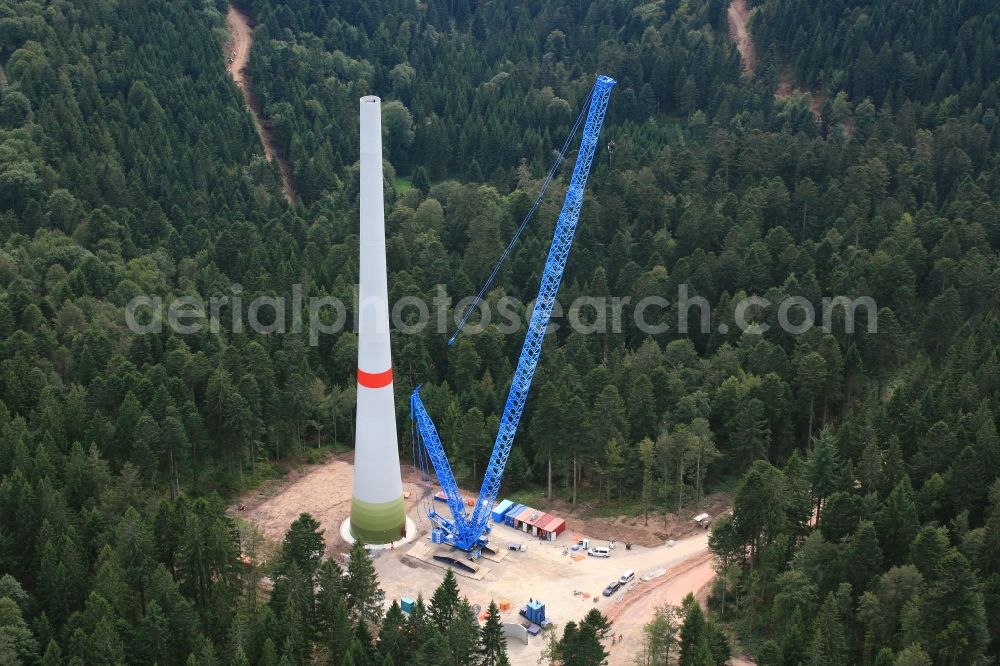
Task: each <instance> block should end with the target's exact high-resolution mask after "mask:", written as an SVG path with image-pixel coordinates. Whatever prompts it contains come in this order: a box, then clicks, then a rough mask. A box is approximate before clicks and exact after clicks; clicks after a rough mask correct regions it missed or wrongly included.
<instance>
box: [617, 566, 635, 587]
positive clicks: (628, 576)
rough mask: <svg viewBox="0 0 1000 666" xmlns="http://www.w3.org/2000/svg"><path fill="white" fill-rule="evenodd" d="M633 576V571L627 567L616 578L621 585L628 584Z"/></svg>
mask: <svg viewBox="0 0 1000 666" xmlns="http://www.w3.org/2000/svg"><path fill="white" fill-rule="evenodd" d="M633 578H635V572H634V571H632V570H631V569H629V570H628V571H626V572H625V573H623V574H622V577H621V578H619V579H618V582H619V583H621V584H622V585H628V584H629V583H631V582H632V579H633Z"/></svg>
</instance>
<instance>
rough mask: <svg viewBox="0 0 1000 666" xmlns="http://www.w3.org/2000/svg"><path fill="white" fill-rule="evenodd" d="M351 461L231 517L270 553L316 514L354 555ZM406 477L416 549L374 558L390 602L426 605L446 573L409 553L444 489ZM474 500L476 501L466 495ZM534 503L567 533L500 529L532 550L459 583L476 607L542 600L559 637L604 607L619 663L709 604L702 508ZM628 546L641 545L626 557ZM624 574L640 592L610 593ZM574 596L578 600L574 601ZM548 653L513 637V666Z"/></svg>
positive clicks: (330, 536)
mask: <svg viewBox="0 0 1000 666" xmlns="http://www.w3.org/2000/svg"><path fill="white" fill-rule="evenodd" d="M352 461H353V454H351V453H347V454H341V455H336V456H331V457H330V458H328V459H327V460H326V461H324V462H322V463H319V464H317V465H311V466H304V467H300V468H297V469H294V470H292V471H290V472H289V473H288V474H286V475H285V476H284V477H283V478H281V479H277V480H275V481H271V482H268V483H267V484H265V485H264V486H263V487H261V488H260V489H258V490H257V491H255V492H253V493H251V494H249V495H248V496H246V497H244V498H243V499H242V500H241V501H240V502H238V503H237V504H235V505H234V506H233V507H232V508H231V512H232V514H233V515H234V516H236V517H238V518H240V519H242V520H245V521H247V522H248V523H251V524H254V525H256V526H257V528H258V529H260V530H261V532H263V534H264V536H265V537H266V539H267V540H268V541H269V542H270V543H271V545H272V547H273V545H274V544H276V543H278V542H280V540H281V539H282V538H283V537H284V534H285V531H286V530H287V529H288V526H289V525H291V523H292V521H294V520H295V519H296V518H298V516H299V515H300V514H301V513H303V512H308V513H310V514H312V515H313V517H315V518H316V520H318V521H319V523H320V525H321V527H322V529H323V530H324V537H325V538H326V552H327V555H328V556H332V557H338V558H340V557H342V556H343V555H344V554H346V552H347V551H348V545H347V544H346V543H344V542H343V541H342V540H341V538H340V534H339V527H340V524H341V522H343V520H345V519H346V518H347V517H348V516H349V515H350V507H351V489H352V484H353V477H354V466H353V464H352ZM403 477H404V478H403V489H404V492H407V493H409V497H408V498H407V499H406V507H407V513H408V514H409V516H410V517H411V518H413V519H414V520H415V521H416V523H417V527H418V532H419V535H418V537H417V542H418V544H417V545H416V546H407V547H403V548H398V549H396V550H383V551H380V552H376V553H373V557H374V561H375V568H376V570H377V571H378V574H379V580H380V584H381V586H382V588H383V589H384V590H385V592H386V597H387V600H388V601H387V603H388V602H391V600H392V599H397V600H398V599H399V598H401V597H411V598H416V597H417V595H418V594H422V595H423V596H424V598H425V599H427V598H429V597H430V595H431V593H432V592H433V591H434V589H435V588H436V587H437V586H438V585H439V584H440V583H441V579H442V578H443V577H444V569H442V568H441V567H439V566H437V565H434V564H428V563H426V562H423V561H420V560H417V559H415V558H413V557H409V556H407V553H408V552H409V550H410V549H411V548H414V547H423V546H424V544H429V532H430V527H431V526H430V523H429V521H428V519H427V516H426V508H427V504H428V503H429V502H432V501H433V500H432V499H431V496H432V495H433V493H434V492H436V491H437V490H438V488H437V485H436V484H433V483H429V482H424V481H421V480H420V479H419V477H418V474H417V473H416V472H415V471H414V470H413V469H412V468H411V467H409V466H405V465H404V467H403ZM466 496H474V495H472V494H471V493H467V494H466ZM728 502H729V497H728V496H727V495H722V494H719V495H713V496H711V497H709V498H706V502H705V503H704V504H703V506H704V510H705V511H707V512H709V513H711V514H712V515H721V514H722V513H724V512H725V511H726V510H727V508H728V506H727V503H728ZM535 504H536V505H539V506H536V507H535V508H538V509H541V510H544V511H551V512H554V513H556V514H557V515H560V516H562V517H564V518H566V521H567V524H568V527H567V531H566V532H565V533H563V534H562V535H560V537H559V539H558V540H556V541H555V542H548V541H539V540H538V539H536V538H533V537H531V536H530V535H527V534H525V533H524V532H521V531H519V530H514V529H513V528H510V527H507V526H505V525H497V526H494V527H493V534H492V539H493V543H494V545H495V546H496V547H498V548H506V547H507V545H508V544H510V543H524V544H527V550H526V551H525V552H509V553H507V556H506V557H504V558H503V559H502V561H500V562H494V561H485V560H480V562H481V563H482V566H483V569H484V571H485V575H484V576H482V579H481V580H476V579H472V578H469V577H466V576H458V583H459V588H460V589H461V591H462V594H463V595H464V596H466V597H468V599H469V601H470V602H471V603H473V604H479V605H480V606H482V607H483V608H485V607H486V606H487V604H489V602H490V600H491V599H493V600H497V601H498V602H499V600H501V599H508V600H510V602H511V610H510V611H507V612H504V621H507V622H517V621H519V620H520V618H519V617H518V615H517V611H518V609H519V608H520V607H521V606H523V605H524V604H526V603H527V602H528V599H529V598H535V599H541V600H542V601H544V602H545V604H546V609H547V614H548V617H549V618H550V619H551V620H552V621H553V622H554V623H555V625H556V626H555V629H554V630H555V631H557V632H560V633H561V632H562V626H563V625H564V624H565V623H566V622H567V621H569V620H579V619H580V618H582V617H583V616H584V615H585V614H586V612H587V611H588V610H589V609H591V608H595V607H596V608H598V609H600V610H601V611H602V612H603V613H605V614H606V615H607V616H608V617H609V618H611V619H612V621H613V622H614V629H615V635H618V634H621V635H622V637H623V639H624V640H623V642H622V643H618V642H616V644H615V645H614V646H612V645H611V640H610V636H609V638H608V640H607V642H606V646H607V649H608V652H609V653H610V657H609V663H610V664H611V665H612V666H617V665H623V666H624V665H625V664H630V663H632V657H633V656H634V655H635V654H636V653H637V652H638V650H639V648H640V645H641V641H642V627H643V625H645V623H646V622H648V621H649V620H650V619H651V618H652V616H653V612H654V611H655V609H656V607H657V606H660V605H662V604H665V603H671V604H677V603H679V602H680V600H681V599H683V598H684V596H685V595H687V594H688V593H694V594H695V595H696V596H698V597H699V598H703V594H704V590H705V589H706V586H707V585H708V584H709V583H710V582H711V580H712V577H713V576H714V570H713V567H712V557H711V553H710V552H709V550H708V532H706V531H705V530H703V529H701V528H700V527H698V526H697V525H696V524H694V523H693V522H692V521H691V515H693V513H696V512H697V511H687V512H685V513H684V514H682V515H681V516H668V517H667V518H666V519H665V518H664V517H663V516H650V519H649V525H648V526H645V525H643V522H644V521H643V518H642V517H638V518H633V517H621V518H617V519H607V518H601V517H599V516H597V515H583V514H587V513H590V514H593V513H594V512H587V510H586V508H585V507H579V508H578V509H577V511H575V512H574V511H570V509H571V508H572V507H571V506H570V505H568V504H566V503H564V502H561V501H559V500H553V501H549V502H535ZM240 506H242V507H243V508H242V510H241V509H240V508H239V507H240ZM441 509H443V507H441ZM700 510H702V509H699V511H700ZM575 535H579V536H587V537H588V538H590V539H591V542H592V543H591V545H598V544H599V545H604V544H605V543H607V542H608V540H611V539H613V540H615V541H617V547H616V548H615V549H614V550H613V551H612V556H611V557H609V558H596V557H582V558H580V559H574V558H573V557H572V555H574V554H577V553H574V551H572V550H569V547H570V546H571V545H573V543H574V541H573V539H574V536H575ZM668 539H674V540H676V541H675V543H674V545H673V546H672V547H671V546H667V545H666V542H667V540H668ZM625 542H630V543H633V544H635V545H633V546H632V549H631V550H626V549H625V545H624V544H625ZM626 570H633V571H635V573H636V578H635V581H634V583H635V586H634V588H633V589H631V590H624V591H622V590H619V591H617V592H615V594H613V595H612V596H611V597H605V596H603V594H602V590H603V589H604V588H605V586H606V585H607V584H608V583H610V582H611V581H612V580H616V579H617V578H618V577H619V576H621V575H622V573H624V572H625V571H626ZM654 571H662V575H660V576H659V577H657V578H655V579H653V580H648V581H641V580H640V579H641V578H642V576H644V575H645V574H647V573H650V572H654ZM575 591H579V592H580V594H579V595H577V594H574V592H575ZM584 594H586V595H587V596H586V597H584V596H583V595H584ZM595 599H596V602H595ZM544 646H545V636H544V633H543V634H542V635H539V636H535V637H532V638H530V639H529V642H528V644H527V645H525V644H524V643H522V642H520V641H518V640H514V639H511V640H509V641H508V643H507V647H508V651H509V653H510V657H511V663H512V664H514V665H515V666H518V665H520V664H525V665H527V664H535V663H537V661H538V658H539V656H540V655H541V653H542V650H543V648H544Z"/></svg>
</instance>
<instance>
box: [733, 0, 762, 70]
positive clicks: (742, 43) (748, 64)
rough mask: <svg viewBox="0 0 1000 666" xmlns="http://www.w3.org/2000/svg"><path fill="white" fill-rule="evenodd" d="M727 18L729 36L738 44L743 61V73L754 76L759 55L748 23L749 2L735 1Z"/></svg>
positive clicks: (745, 0)
mask: <svg viewBox="0 0 1000 666" xmlns="http://www.w3.org/2000/svg"><path fill="white" fill-rule="evenodd" d="M726 18H727V19H728V20H729V35H730V37H732V38H733V41H734V42H735V43H736V49H737V50H738V51H739V52H740V59H741V60H743V71H744V72H746V73H747V74H753V69H754V67H756V66H757V55H756V52H755V51H754V45H753V38H752V37H751V36H750V29H749V28H748V27H747V22H748V21H749V20H750V8H749V7H747V0H733V1H732V2H731V3H729V9H728V10H727V11H726Z"/></svg>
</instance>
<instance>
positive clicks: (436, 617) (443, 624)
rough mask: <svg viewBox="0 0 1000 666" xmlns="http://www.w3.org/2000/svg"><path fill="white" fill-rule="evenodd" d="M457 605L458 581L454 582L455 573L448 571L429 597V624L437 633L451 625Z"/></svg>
mask: <svg viewBox="0 0 1000 666" xmlns="http://www.w3.org/2000/svg"><path fill="white" fill-rule="evenodd" d="M458 604H459V600H458V581H457V580H455V573H454V572H453V571H452V570H451V569H448V570H447V571H446V572H445V574H444V580H442V581H441V584H440V585H438V587H437V589H435V590H434V594H433V595H431V604H430V607H429V608H428V610H427V613H428V615H429V616H430V618H431V622H433V623H434V626H436V627H437V628H438V630H439V631H441V632H444V631H445V629H447V627H448V625H449V624H451V622H452V620H453V619H454V618H455V614H456V613H457V612H458Z"/></svg>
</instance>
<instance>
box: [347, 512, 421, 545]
mask: <svg viewBox="0 0 1000 666" xmlns="http://www.w3.org/2000/svg"><path fill="white" fill-rule="evenodd" d="M419 535H420V534H419V531H418V530H417V524H416V523H415V522H413V519H412V518H410V517H409V516H407V517H406V536H405V537H403V538H402V539H398V540H396V541H393V542H392V543H366V544H365V549H366V550H395V549H396V548H402V547H403V546H405V545H406V544H408V543H413V541H414V539H416V538H417V537H418V536H419ZM340 538H341V539H343V540H344V541H346V542H347V543H349V544H351V545H354V542H355V538H354V535H353V534H351V519H350V518H348V519H347V520H345V521H344V522H342V523H341V524H340Z"/></svg>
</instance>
